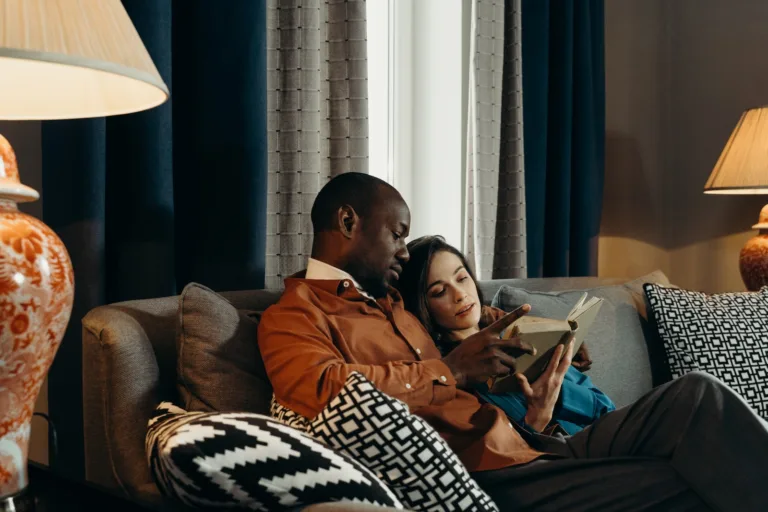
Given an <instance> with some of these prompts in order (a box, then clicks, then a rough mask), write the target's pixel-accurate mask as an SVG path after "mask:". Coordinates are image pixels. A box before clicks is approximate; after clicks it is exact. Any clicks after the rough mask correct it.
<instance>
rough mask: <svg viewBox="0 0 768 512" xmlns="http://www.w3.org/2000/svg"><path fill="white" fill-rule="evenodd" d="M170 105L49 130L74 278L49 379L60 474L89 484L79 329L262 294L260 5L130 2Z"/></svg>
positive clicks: (49, 167)
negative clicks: (191, 296) (96, 316)
mask: <svg viewBox="0 0 768 512" xmlns="http://www.w3.org/2000/svg"><path fill="white" fill-rule="evenodd" d="M123 5H124V6H125V8H126V10H127V11H128V14H129V15H130V17H131V20H132V21H133V23H134V25H135V26H136V29H137V30H138V33H139V35H140V36H141V38H142V40H143V41H144V44H145V45H146V47H147V49H148V51H149V53H150V55H151V56H152V59H153V60H154V62H155V65H156V66H157V68H158V70H159V71H160V74H161V76H162V77H163V80H164V81H165V82H166V84H168V87H169V88H170V90H171V101H169V102H167V103H165V104H164V105H162V106H160V107H158V108H155V109H152V110H150V111H146V112H141V113H136V114H130V115H124V116H116V117H109V118H106V119H104V118H99V119H88V120H72V121H55V122H44V123H43V127H42V144H43V194H42V195H43V197H44V201H43V218H44V221H45V222H46V223H47V224H48V225H49V226H50V227H51V228H52V229H54V230H55V231H56V232H57V233H58V234H59V236H60V237H61V239H62V240H63V241H64V243H65V245H66V246H67V248H68V250H69V253H70V256H71V258H72V262H73V265H74V270H75V304H74V308H73V312H72V318H71V321H70V324H69V329H68V331H67V333H66V335H65V338H64V341H63V342H62V345H61V347H60V349H59V352H58V354H57V356H56V359H55V361H54V363H53V367H52V368H51V371H50V374H49V377H48V385H49V398H48V400H49V413H50V416H51V419H52V420H53V422H54V424H55V426H56V428H57V431H58V437H59V443H58V444H59V453H58V459H57V466H58V467H57V468H55V469H59V470H61V471H66V472H67V473H68V474H70V475H74V476H80V477H82V476H83V474H84V469H83V468H84V462H83V427H82V386H81V373H82V364H81V346H80V343H81V342H80V337H81V333H80V329H81V324H80V320H81V318H82V317H83V316H84V315H85V314H86V313H87V312H88V311H89V310H91V309H92V308H94V307H96V306H98V305H102V304H106V303H112V302H116V301H122V300H129V299H141V298H149V297H161V296H167V295H175V294H177V293H178V292H179V291H180V289H181V288H183V287H184V285H186V284H187V283H188V282H190V281H197V282H200V283H203V284H205V285H207V286H210V287H211V288H213V289H218V290H236V289H249V288H251V289H252V288H262V287H263V285H264V262H265V253H266V250H265V249H266V189H267V133H266V110H267V109H266V69H267V66H266V6H265V3H264V1H263V0H227V2H226V7H222V3H221V2H220V1H218V0H175V1H171V0H152V1H147V0H123Z"/></svg>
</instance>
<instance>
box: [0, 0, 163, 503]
mask: <svg viewBox="0 0 768 512" xmlns="http://www.w3.org/2000/svg"><path fill="white" fill-rule="evenodd" d="M168 96H169V93H168V88H167V87H166V85H165V84H164V83H163V80H162V78H161V77H160V74H159V73H158V71H157V68H156V67H155V65H154V63H153V62H152V59H151V58H150V56H149V53H148V52H147V50H146V48H145V47H144V44H143V43H142V41H141V38H140V37H139V35H138V33H137V32H136V29H135V28H134V26H133V24H132V23H131V20H130V18H129V16H128V13H127V12H126V11H125V9H124V8H123V6H122V4H121V3H120V0H0V119H5V120H32V119H37V120H43V119H72V118H86V117H102V116H109V115H115V114H126V113H130V112H137V111H140V110H144V109H149V108H152V107H155V106H157V105H159V104H161V103H163V102H164V101H166V100H167V98H168ZM38 197H39V195H38V193H37V191H35V190H34V189H31V188H29V187H27V186H25V185H23V184H22V183H21V181H20V179H19V170H18V166H17V162H16V156H15V154H14V152H13V149H12V148H11V145H10V144H9V143H8V141H7V140H6V139H5V138H3V137H2V136H1V135H0V510H20V509H22V508H24V506H25V505H24V504H25V503H28V502H29V500H28V499H26V497H25V496H24V495H25V491H26V489H27V456H28V452H29V437H30V432H31V419H32V413H33V411H34V407H35V402H36V400H37V396H38V394H39V392H40V388H41V386H42V383H43V381H44V379H45V376H46V375H47V373H48V370H49V369H50V366H51V363H52V362H53V359H54V356H55V355H56V352H57V350H58V347H59V344H60V343H61V339H62V337H63V335H64V331H65V329H66V327H67V324H68V323H69V317H70V314H71V311H72V302H73V295H74V273H73V270H72V263H71V261H70V258H69V254H68V252H67V250H66V248H65V247H64V244H63V243H62V242H61V240H60V239H59V237H58V236H57V235H56V233H54V232H53V230H51V229H50V228H49V227H48V226H46V225H45V224H44V223H43V222H41V221H40V220H38V219H36V218H34V217H31V216H29V215H26V214H24V213H21V212H20V211H19V210H18V208H17V203H19V202H23V201H34V200H36V199H38ZM73 378H78V377H74V376H73Z"/></svg>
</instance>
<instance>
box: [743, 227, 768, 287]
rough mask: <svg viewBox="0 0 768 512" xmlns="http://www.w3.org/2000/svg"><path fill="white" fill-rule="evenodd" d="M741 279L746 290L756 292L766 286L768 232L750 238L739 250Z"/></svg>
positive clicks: (767, 273) (761, 231) (767, 279)
mask: <svg viewBox="0 0 768 512" xmlns="http://www.w3.org/2000/svg"><path fill="white" fill-rule="evenodd" d="M739 269H740V270H741V279H742V280H743V281H744V285H745V286H746V287H747V290H749V291H751V292H756V291H758V290H759V289H760V288H762V287H763V286H766V285H768V231H766V230H762V229H761V230H760V234H758V235H757V236H755V237H753V238H750V239H749V241H748V242H747V243H746V244H745V245H744V247H743V248H742V249H741V255H740V257H739Z"/></svg>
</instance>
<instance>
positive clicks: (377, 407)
mask: <svg viewBox="0 0 768 512" xmlns="http://www.w3.org/2000/svg"><path fill="white" fill-rule="evenodd" d="M272 413H273V415H275V414H277V415H278V416H279V417H281V418H282V419H283V420H284V421H287V422H290V423H292V424H294V425H297V426H298V427H299V428H302V426H303V427H304V428H306V429H307V431H308V432H309V434H310V435H312V436H313V437H314V438H315V439H318V440H320V441H322V442H324V443H325V444H327V445H328V446H331V447H333V448H335V449H336V450H337V451H340V452H342V453H344V454H346V455H348V456H349V457H351V458H353V459H355V460H357V461H360V462H361V463H362V464H364V465H366V466H367V467H368V468H369V469H371V470H372V471H374V472H375V473H376V474H377V475H378V476H379V478H381V479H382V481H384V482H385V483H386V484H387V486H388V487H389V488H390V489H392V490H393V491H394V492H395V494H396V495H397V497H398V498H399V499H400V501H401V502H402V503H403V504H404V505H405V506H406V507H408V508H409V509H411V510H430V511H478V512H480V511H497V510H498V508H497V507H496V505H495V504H494V503H493V501H492V500H491V498H490V497H489V496H488V495H487V494H486V493H485V492H484V491H483V490H482V489H480V487H478V485H477V483H475V481H474V480H473V479H472V477H471V476H470V474H469V472H468V471H467V470H466V468H465V467H464V465H463V464H462V463H461V461H460V460H459V458H458V457H457V456H456V454H455V453H454V452H453V450H451V449H450V448H449V447H448V444H447V443H446V442H445V440H443V438H442V437H440V435H439V434H438V433H437V432H436V431H435V430H434V429H433V428H432V427H431V426H430V425H429V424H428V423H427V422H426V421H424V420H423V419H421V418H419V417H418V416H415V415H413V414H411V413H410V411H409V410H408V406H407V405H406V404H405V403H403V402H401V401H400V400H397V399H395V398H392V397H390V396H389V395H386V394H385V393H383V392H381V391H379V390H378V389H377V388H376V386H374V385H373V384H372V383H371V382H370V381H369V380H368V379H366V378H365V377H364V376H363V375H362V374H360V373H358V372H353V373H351V374H350V375H349V377H347V381H346V383H345V385H344V387H343V388H342V390H341V391H340V392H339V394H338V395H336V397H335V398H334V399H333V400H331V401H330V403H329V404H328V405H327V406H326V407H325V408H324V409H323V410H322V411H321V412H320V414H318V415H317V417H315V418H313V419H311V420H308V419H302V418H301V416H299V415H297V414H296V413H294V412H292V411H290V410H288V409H287V408H285V407H283V406H281V405H279V404H278V403H277V402H275V401H273V406H272Z"/></svg>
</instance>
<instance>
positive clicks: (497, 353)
mask: <svg viewBox="0 0 768 512" xmlns="http://www.w3.org/2000/svg"><path fill="white" fill-rule="evenodd" d="M530 310H531V307H530V306H529V305H527V304H526V305H523V306H520V307H519V308H517V309H516V310H514V311H512V312H511V313H508V314H506V315H505V316H503V317H502V318H500V319H499V320H496V321H495V322H493V323H492V324H491V325H489V326H488V327H486V328H484V329H482V330H481V331H480V332H478V333H476V334H473V335H472V336H469V337H467V338H465V339H464V340H463V341H462V342H461V343H459V345H458V346H457V347H456V348H455V349H453V350H452V351H451V352H450V353H449V354H448V355H447V356H445V357H444V358H443V363H445V364H446V366H448V368H450V369H451V373H453V376H454V378H455V379H456V383H457V386H458V387H460V388H466V387H468V386H471V385H473V384H478V383H481V382H485V381H487V380H488V379H489V378H490V377H494V376H497V375H507V374H508V373H510V372H511V371H514V369H515V362H516V360H515V357H514V356H512V355H510V354H509V353H508V352H512V353H516V354H523V353H528V354H535V353H536V350H535V349H534V348H533V347H532V346H531V345H530V344H528V343H525V342H523V341H521V340H520V338H519V337H517V336H515V337H511V338H509V339H506V340H503V339H501V338H500V337H499V336H500V334H501V332H502V331H503V330H504V329H505V328H506V327H507V326H509V325H510V324H511V323H512V322H514V321H515V320H517V319H519V318H520V317H522V316H523V315H525V314H526V313H528V312H529V311H530ZM569 364H570V363H569Z"/></svg>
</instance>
